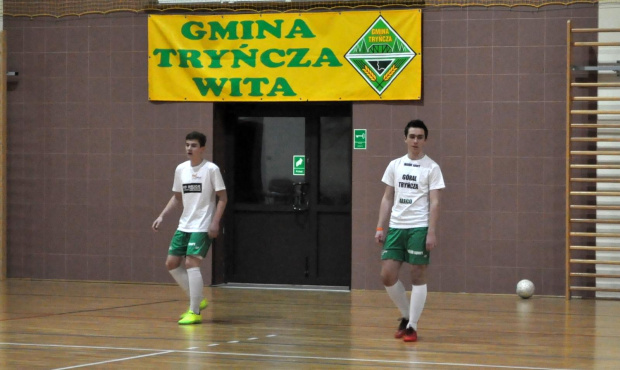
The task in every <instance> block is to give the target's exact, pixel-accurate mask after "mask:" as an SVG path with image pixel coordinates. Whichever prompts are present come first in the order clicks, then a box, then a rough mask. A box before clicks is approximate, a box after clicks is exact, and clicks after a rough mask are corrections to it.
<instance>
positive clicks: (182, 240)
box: [153, 131, 228, 325]
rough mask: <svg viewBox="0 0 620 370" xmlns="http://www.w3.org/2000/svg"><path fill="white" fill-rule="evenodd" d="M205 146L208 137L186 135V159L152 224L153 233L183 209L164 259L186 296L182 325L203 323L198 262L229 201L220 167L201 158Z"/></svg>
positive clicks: (202, 303) (201, 285) (205, 305)
mask: <svg viewBox="0 0 620 370" xmlns="http://www.w3.org/2000/svg"><path fill="white" fill-rule="evenodd" d="M206 143H207V137H206V136H205V135H204V134H202V133H200V132H196V131H193V132H190V133H189V134H187V136H186V137H185V152H186V154H187V158H188V159H189V160H188V161H186V162H183V163H181V164H180V165H178V166H177V168H176V170H175V173H174V183H173V185H172V191H173V195H172V198H170V200H169V201H168V204H167V205H166V207H165V208H164V210H163V211H162V212H161V214H160V215H159V217H157V219H156V220H155V221H154V222H153V230H155V231H157V230H158V229H159V226H160V225H161V223H162V222H163V220H164V217H165V216H166V214H168V213H169V212H170V211H171V210H172V209H174V208H176V207H178V206H181V207H183V213H182V214H181V219H180V220H179V226H178V228H177V231H176V232H175V233H174V236H173V237H172V241H171V242H170V247H169V248H168V258H167V259H166V268H168V271H169V272H170V275H172V277H173V278H174V280H175V281H176V282H177V284H179V286H180V287H181V288H182V289H183V291H185V293H186V294H187V295H188V296H189V310H187V312H185V313H183V314H182V315H181V318H180V320H179V324H181V325H190V324H199V323H200V322H201V321H202V316H201V315H200V311H201V310H203V309H205V308H206V307H207V300H206V299H203V296H202V289H203V285H204V283H203V280H202V274H201V273H200V262H201V261H202V259H203V258H204V257H205V256H206V255H207V251H208V250H209V247H210V246H211V241H212V240H213V239H215V238H216V237H217V236H218V234H219V232H220V220H221V219H222V215H223V214H224V209H225V208H226V202H227V201H228V197H227V195H226V187H225V186H224V180H223V179H222V174H221V173H220V169H219V167H218V166H216V165H215V164H214V163H211V162H208V161H207V160H206V159H203V157H202V156H203V153H204V151H205V148H206V147H205V145H206ZM216 196H217V197H216Z"/></svg>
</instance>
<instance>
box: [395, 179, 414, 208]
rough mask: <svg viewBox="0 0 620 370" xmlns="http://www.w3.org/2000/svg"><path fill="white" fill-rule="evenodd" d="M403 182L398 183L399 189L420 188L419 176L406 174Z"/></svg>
mask: <svg viewBox="0 0 620 370" xmlns="http://www.w3.org/2000/svg"><path fill="white" fill-rule="evenodd" d="M401 180H402V181H399V182H398V187H399V188H404V189H417V188H418V183H417V181H418V176H417V175H409V174H404V175H403V177H402V178H401ZM401 203H403V202H402V199H401Z"/></svg>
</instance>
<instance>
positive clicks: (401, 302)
mask: <svg viewBox="0 0 620 370" xmlns="http://www.w3.org/2000/svg"><path fill="white" fill-rule="evenodd" d="M404 252H405V249H404V244H403V243H402V238H401V231H400V230H396V229H390V231H389V232H388V235H387V237H386V241H385V243H384V245H383V251H382V253H381V259H382V261H381V282H382V283H383V285H384V286H385V290H386V291H387V293H388V296H389V297H390V299H391V300H392V302H394V304H395V305H396V307H397V308H398V310H399V311H400V313H401V318H400V323H399V325H398V329H397V330H396V333H394V337H395V338H402V336H403V335H404V333H405V328H406V326H407V324H408V322H409V299H408V298H407V292H406V291H405V286H404V285H403V283H402V282H401V281H400V280H399V279H398V272H399V271H400V267H401V265H402V263H403V261H404V258H405V255H404Z"/></svg>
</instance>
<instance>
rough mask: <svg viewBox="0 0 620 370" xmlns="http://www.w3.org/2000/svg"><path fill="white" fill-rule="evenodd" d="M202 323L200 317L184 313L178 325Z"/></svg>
mask: <svg viewBox="0 0 620 370" xmlns="http://www.w3.org/2000/svg"><path fill="white" fill-rule="evenodd" d="M201 322H202V316H201V315H200V314H195V313H193V312H191V311H190V312H186V313H185V315H183V317H182V318H181V320H179V325H192V324H200V323H201Z"/></svg>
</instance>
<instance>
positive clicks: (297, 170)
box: [293, 155, 306, 176]
mask: <svg viewBox="0 0 620 370" xmlns="http://www.w3.org/2000/svg"><path fill="white" fill-rule="evenodd" d="M305 174H306V156H305V155H294V156H293V175H295V176H304V175H305Z"/></svg>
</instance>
